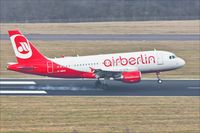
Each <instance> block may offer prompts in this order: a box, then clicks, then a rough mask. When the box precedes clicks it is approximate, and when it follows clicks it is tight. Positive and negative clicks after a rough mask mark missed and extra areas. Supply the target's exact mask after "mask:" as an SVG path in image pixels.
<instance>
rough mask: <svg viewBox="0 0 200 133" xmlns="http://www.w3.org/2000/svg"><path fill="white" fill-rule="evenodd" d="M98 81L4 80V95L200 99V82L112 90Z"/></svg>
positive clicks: (0, 84)
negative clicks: (95, 84)
mask: <svg viewBox="0 0 200 133" xmlns="http://www.w3.org/2000/svg"><path fill="white" fill-rule="evenodd" d="M94 83H95V80H65V79H0V95H44V96H47V95H52V96H56V95H61V96H62V95H63V96H200V80H164V81H163V83H162V84H158V83H157V82H156V80H142V81H141V82H140V83H136V84H125V83H122V82H120V81H108V84H109V88H108V89H105V90H104V89H98V88H95V87H94Z"/></svg>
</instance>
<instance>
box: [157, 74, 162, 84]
mask: <svg viewBox="0 0 200 133" xmlns="http://www.w3.org/2000/svg"><path fill="white" fill-rule="evenodd" d="M159 75H160V73H159V72H157V73H156V76H157V78H158V80H157V82H158V84H162V80H161V79H160V77H159Z"/></svg>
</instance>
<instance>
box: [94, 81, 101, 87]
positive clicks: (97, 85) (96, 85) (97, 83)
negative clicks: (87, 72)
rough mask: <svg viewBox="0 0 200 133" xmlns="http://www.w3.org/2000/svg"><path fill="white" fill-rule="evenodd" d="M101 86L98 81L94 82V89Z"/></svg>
mask: <svg viewBox="0 0 200 133" xmlns="http://www.w3.org/2000/svg"><path fill="white" fill-rule="evenodd" d="M101 86H102V83H101V81H100V80H97V81H96V82H95V87H96V88H101Z"/></svg>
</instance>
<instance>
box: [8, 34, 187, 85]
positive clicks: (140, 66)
mask: <svg viewBox="0 0 200 133" xmlns="http://www.w3.org/2000/svg"><path fill="white" fill-rule="evenodd" d="M8 33H9V36H10V40H11V43H12V46H13V49H14V52H15V55H16V58H17V63H9V65H8V66H7V69H8V70H12V71H17V72H22V73H28V74H36V75H43V76H49V77H57V78H89V79H91V78H92V79H97V81H96V82H95V86H96V87H102V88H105V87H107V84H106V82H105V80H107V79H114V80H118V81H122V82H124V83H137V82H139V81H141V73H156V75H157V78H158V83H162V80H161V79H160V78H159V73H160V72H163V71H169V70H174V69H177V68H180V67H182V66H184V64H185V61H184V60H183V59H181V58H180V57H177V56H176V55H175V54H173V53H171V52H167V51H157V50H153V51H142V52H130V53H116V54H103V55H89V56H76V57H73V56H72V57H70V56H69V57H61V58H48V57H45V56H44V55H42V54H41V53H40V52H39V51H38V50H37V49H36V48H35V47H34V46H33V44H32V43H31V42H30V41H29V40H28V39H27V38H26V37H25V36H24V35H22V34H21V33H20V32H19V31H18V30H10V31H8ZM100 79H104V82H103V83H102V82H101V80H100Z"/></svg>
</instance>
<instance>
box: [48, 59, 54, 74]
mask: <svg viewBox="0 0 200 133" xmlns="http://www.w3.org/2000/svg"><path fill="white" fill-rule="evenodd" d="M47 73H53V62H52V61H47Z"/></svg>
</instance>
